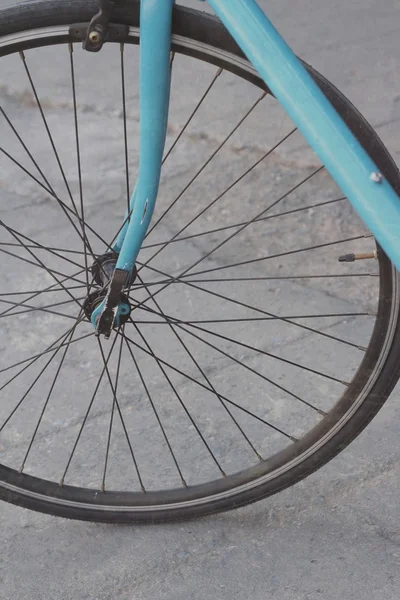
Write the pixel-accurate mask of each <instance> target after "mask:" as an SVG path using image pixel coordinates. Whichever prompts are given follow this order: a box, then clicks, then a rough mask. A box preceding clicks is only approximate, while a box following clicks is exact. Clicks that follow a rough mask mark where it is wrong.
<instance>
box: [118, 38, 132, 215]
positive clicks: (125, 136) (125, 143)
mask: <svg viewBox="0 0 400 600" xmlns="http://www.w3.org/2000/svg"><path fill="white" fill-rule="evenodd" d="M120 50H121V88H122V116H123V119H124V155H125V185H126V202H127V214H128V215H129V214H130V200H131V193H130V188H131V186H130V182H129V146H128V128H127V123H126V86H125V59H124V51H125V44H121V45H120Z"/></svg>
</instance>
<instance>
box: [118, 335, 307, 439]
mask: <svg viewBox="0 0 400 600" xmlns="http://www.w3.org/2000/svg"><path fill="white" fill-rule="evenodd" d="M125 338H126V340H127V341H128V342H129V343H130V344H131V345H132V346H134V347H135V348H138V349H139V350H141V351H142V352H144V353H145V354H147V355H148V356H152V357H153V358H154V357H155V355H154V356H153V354H152V353H151V352H150V351H149V350H148V349H147V348H144V347H143V346H141V345H140V344H137V343H136V342H134V341H133V340H132V339H130V338H129V337H128V336H127V335H125ZM156 359H157V360H158V361H159V362H160V363H161V364H163V365H165V366H166V367H168V368H169V369H171V370H172V371H175V373H178V374H179V375H182V376H183V377H185V378H186V379H188V380H189V381H192V382H193V383H195V384H196V385H198V386H200V387H201V388H203V389H205V390H207V391H209V392H210V391H212V390H210V388H209V387H208V386H207V385H205V384H204V383H201V381H198V380H197V379H194V377H192V376H191V375H189V374H188V373H185V372H184V371H181V370H180V369H178V368H177V367H174V366H173V365H172V364H170V363H168V362H167V361H165V360H163V359H162V358H160V357H158V356H157V357H156ZM220 396H221V398H222V399H223V400H224V401H225V402H227V403H228V404H230V405H231V406H234V407H235V408H238V409H239V410H241V411H242V412H244V413H246V414H247V415H249V416H251V417H253V418H254V419H256V420H257V421H259V422H260V423H263V424H264V425H266V426H267V427H269V428H270V429H273V430H274V431H277V432H278V433H280V434H282V435H283V436H284V437H286V438H287V439H289V440H291V441H292V442H296V441H297V439H296V438H295V437H293V436H291V435H289V434H288V433H286V432H284V431H283V430H281V429H279V428H278V427H276V426H275V425H273V424H272V423H270V422H268V421H266V420H265V419H263V418H262V417H259V416H258V415H256V414H255V413H253V412H252V411H250V410H248V409H247V408H245V407H244V406H241V405H240V404H237V403H236V402H234V401H233V400H230V398H227V397H226V396H224V395H222V394H220Z"/></svg>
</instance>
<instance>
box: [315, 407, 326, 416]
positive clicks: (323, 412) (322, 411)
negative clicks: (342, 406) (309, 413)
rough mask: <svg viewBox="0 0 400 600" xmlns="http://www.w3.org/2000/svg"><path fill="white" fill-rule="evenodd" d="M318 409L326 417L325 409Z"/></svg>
mask: <svg viewBox="0 0 400 600" xmlns="http://www.w3.org/2000/svg"><path fill="white" fill-rule="evenodd" d="M317 410H318V412H319V414H320V415H322V416H323V417H326V415H327V413H326V412H325V411H324V410H321V409H320V408H318V409H317Z"/></svg>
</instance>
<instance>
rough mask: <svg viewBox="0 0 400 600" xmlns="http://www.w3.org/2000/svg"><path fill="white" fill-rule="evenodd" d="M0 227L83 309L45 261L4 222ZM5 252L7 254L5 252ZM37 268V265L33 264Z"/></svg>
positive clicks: (0, 222)
mask: <svg viewBox="0 0 400 600" xmlns="http://www.w3.org/2000/svg"><path fill="white" fill-rule="evenodd" d="M0 225H2V226H3V227H5V229H7V231H8V232H9V233H10V234H11V235H12V236H13V238H14V239H16V240H17V241H18V242H20V244H21V245H22V246H23V247H24V248H25V250H26V251H27V252H28V253H29V254H30V255H31V256H33V258H34V259H35V260H36V261H37V263H38V266H41V267H42V269H44V270H45V271H46V272H47V273H48V274H49V275H50V276H51V277H52V278H53V279H54V280H55V281H56V282H57V283H58V285H60V286H61V287H62V288H63V290H64V291H65V292H66V293H67V294H68V296H69V297H70V298H72V300H74V302H76V303H77V304H78V306H79V308H82V306H81V305H80V304H79V302H78V301H77V300H76V298H75V297H74V296H73V294H71V292H70V291H69V290H68V288H66V287H65V286H64V285H63V283H62V281H60V280H59V279H58V277H56V275H55V273H57V271H52V270H50V269H49V268H48V267H46V265H45V264H44V262H43V261H41V260H40V259H39V258H38V257H37V256H36V255H35V254H34V253H33V252H32V250H31V249H30V248H27V246H26V244H24V243H23V242H21V240H20V239H19V236H18V235H17V234H16V233H14V231H13V230H12V229H10V228H9V227H7V225H5V223H3V221H0ZM3 252H5V251H4V250H3ZM32 264H34V265H35V266H36V263H32ZM61 276H62V277H64V274H63V273H62V274H61Z"/></svg>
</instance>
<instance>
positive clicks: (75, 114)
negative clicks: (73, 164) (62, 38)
mask: <svg viewBox="0 0 400 600" xmlns="http://www.w3.org/2000/svg"><path fill="white" fill-rule="evenodd" d="M68 48H69V56H70V67H71V87H72V100H73V106H74V126H75V141H76V160H77V167H78V179H79V201H80V209H81V213H80V217H81V218H80V221H81V226H82V237H83V239H84V240H86V242H87V235H86V230H85V209H84V206H83V185H82V167H81V150H80V143H79V123H78V110H77V105H76V86H75V67H74V48H73V45H72V44H71V43H69V44H68ZM83 251H84V253H85V269H86V270H85V274H86V285H87V290H88V293H89V262H88V256H87V248H86V243H84V244H83Z"/></svg>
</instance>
